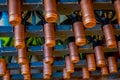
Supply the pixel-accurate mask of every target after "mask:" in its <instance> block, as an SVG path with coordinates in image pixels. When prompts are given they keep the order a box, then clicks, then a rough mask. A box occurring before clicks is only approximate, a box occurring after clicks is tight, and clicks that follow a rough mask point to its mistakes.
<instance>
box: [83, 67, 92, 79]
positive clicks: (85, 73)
mask: <svg viewBox="0 0 120 80" xmlns="http://www.w3.org/2000/svg"><path fill="white" fill-rule="evenodd" d="M82 77H83V79H89V78H90V73H89V71H88V68H87V67H83V68H82Z"/></svg>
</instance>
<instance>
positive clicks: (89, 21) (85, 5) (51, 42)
mask: <svg viewBox="0 0 120 80" xmlns="http://www.w3.org/2000/svg"><path fill="white" fill-rule="evenodd" d="M119 3H120V1H119V0H116V1H115V2H114V4H116V6H115V8H116V11H117V13H118V15H119V13H120V10H119V8H120V4H119ZM21 5H22V0H8V6H9V7H8V8H9V22H10V24H12V25H13V26H15V27H14V35H15V42H14V46H15V47H16V48H18V49H19V48H24V47H25V29H24V26H23V25H22V24H21ZM80 5H81V10H82V13H83V23H82V22H81V21H76V22H74V23H73V31H74V35H75V43H76V45H78V46H83V45H85V44H86V38H85V31H84V27H83V24H84V26H85V27H89V28H90V27H91V26H93V25H94V26H95V24H96V20H95V17H94V12H93V7H92V1H91V0H81V1H80ZM44 6H45V11H46V15H45V19H46V18H47V19H46V20H47V21H48V22H49V21H54V19H55V18H56V16H57V14H56V7H55V6H56V0H52V2H51V1H49V0H44ZM119 18H120V15H119ZM54 29H55V27H54V24H53V23H50V22H49V23H45V24H44V28H43V30H44V37H45V44H46V45H47V46H48V47H53V46H55V33H54V32H55V30H54ZM103 32H104V36H105V40H106V44H107V47H109V48H115V47H116V39H115V36H114V31H113V26H112V25H111V24H106V25H104V26H103Z"/></svg>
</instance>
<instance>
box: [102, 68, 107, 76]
mask: <svg viewBox="0 0 120 80" xmlns="http://www.w3.org/2000/svg"><path fill="white" fill-rule="evenodd" d="M101 75H102V76H106V75H108V68H107V67H106V66H105V67H101Z"/></svg>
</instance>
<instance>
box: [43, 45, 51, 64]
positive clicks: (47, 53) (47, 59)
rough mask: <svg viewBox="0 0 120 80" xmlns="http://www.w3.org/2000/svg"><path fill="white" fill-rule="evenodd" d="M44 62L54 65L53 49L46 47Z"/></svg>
mask: <svg viewBox="0 0 120 80" xmlns="http://www.w3.org/2000/svg"><path fill="white" fill-rule="evenodd" d="M44 61H45V63H47V64H52V63H53V48H52V47H47V46H46V45H44Z"/></svg>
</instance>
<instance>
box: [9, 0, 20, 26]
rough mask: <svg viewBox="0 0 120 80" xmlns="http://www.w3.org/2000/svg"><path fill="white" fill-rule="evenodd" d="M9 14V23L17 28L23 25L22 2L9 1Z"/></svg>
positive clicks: (17, 0) (16, 0)
mask: <svg viewBox="0 0 120 80" xmlns="http://www.w3.org/2000/svg"><path fill="white" fill-rule="evenodd" d="M7 4H8V13H9V23H10V24H11V25H12V26H16V25H18V24H20V23H21V21H22V15H21V12H22V11H21V7H22V0H8V3H7Z"/></svg>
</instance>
